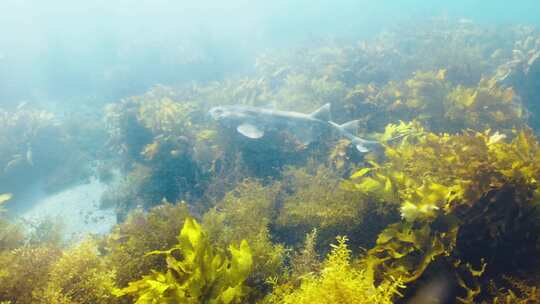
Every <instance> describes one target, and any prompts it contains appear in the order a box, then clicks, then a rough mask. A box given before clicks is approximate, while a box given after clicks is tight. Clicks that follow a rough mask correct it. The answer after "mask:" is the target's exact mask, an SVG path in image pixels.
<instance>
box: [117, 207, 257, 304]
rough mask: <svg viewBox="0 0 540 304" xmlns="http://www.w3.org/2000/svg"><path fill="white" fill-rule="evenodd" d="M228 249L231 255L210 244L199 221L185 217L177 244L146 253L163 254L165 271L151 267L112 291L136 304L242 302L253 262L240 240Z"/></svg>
mask: <svg viewBox="0 0 540 304" xmlns="http://www.w3.org/2000/svg"><path fill="white" fill-rule="evenodd" d="M229 253H230V258H229V257H227V256H226V255H225V254H223V253H222V252H221V250H219V249H216V248H213V247H212V245H211V244H210V242H209V240H208V237H207V236H206V233H205V232H204V231H203V230H202V229H201V227H200V226H199V224H198V223H197V222H196V221H195V220H194V219H191V218H187V219H186V220H185V223H184V228H182V231H181V232H180V235H179V236H178V244H177V245H176V246H174V247H173V248H171V249H169V250H165V251H152V252H149V253H148V255H155V254H157V255H165V257H166V261H167V268H168V269H167V272H165V273H163V272H159V271H152V273H151V274H149V275H146V276H143V278H142V279H141V280H139V281H135V282H131V283H129V286H128V287H126V288H124V289H120V290H116V291H115V292H114V293H115V295H117V296H124V295H131V296H134V297H136V299H137V300H136V302H135V303H137V304H145V303H148V304H150V303H194V304H195V303H214V304H228V303H241V300H242V298H244V297H245V296H246V292H247V291H246V288H245V286H244V281H245V280H246V278H247V277H248V275H249V273H250V271H251V267H252V263H253V262H252V257H251V250H250V248H249V245H248V244H247V242H246V241H242V242H241V243H240V246H239V247H236V246H233V245H230V246H229ZM177 254H180V255H181V257H182V259H178V258H177Z"/></svg>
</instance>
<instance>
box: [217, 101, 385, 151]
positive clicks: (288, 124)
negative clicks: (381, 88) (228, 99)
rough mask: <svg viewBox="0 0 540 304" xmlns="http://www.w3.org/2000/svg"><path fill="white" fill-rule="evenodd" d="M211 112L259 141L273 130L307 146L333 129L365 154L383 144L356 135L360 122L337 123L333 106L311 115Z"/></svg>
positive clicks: (231, 108)
mask: <svg viewBox="0 0 540 304" xmlns="http://www.w3.org/2000/svg"><path fill="white" fill-rule="evenodd" d="M208 113H209V114H210V116H211V117H212V118H213V119H214V120H216V121H218V122H220V123H221V124H223V125H225V126H228V127H232V128H236V130H237V131H238V133H240V134H242V135H243V136H245V137H247V138H251V139H259V138H261V137H263V136H264V134H265V133H266V132H268V131H269V130H287V131H289V132H291V133H293V134H294V135H295V136H296V137H297V138H298V139H299V140H300V141H302V142H303V143H304V144H308V143H310V142H311V141H312V140H313V139H314V138H315V137H316V133H317V132H319V133H320V132H323V130H324V129H330V130H334V131H337V133H338V134H340V135H341V136H342V137H345V138H347V139H349V140H350V141H351V142H352V143H353V144H354V146H355V147H356V149H357V150H358V151H359V152H362V153H366V152H368V151H370V148H371V147H372V146H374V145H377V144H379V142H377V141H370V140H366V139H363V138H360V137H357V136H355V135H354V134H356V132H357V130H358V125H359V121H358V120H353V121H349V122H347V123H344V124H337V123H335V122H333V121H332V117H331V115H330V104H329V103H327V104H324V105H323V106H321V107H320V108H318V109H317V110H315V111H313V112H311V113H308V114H306V113H300V112H293V111H283V110H275V109H269V108H261V107H252V106H243V105H227V106H217V107H213V108H211V109H210V110H209V111H208Z"/></svg>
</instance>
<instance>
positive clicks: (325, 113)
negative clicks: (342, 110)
mask: <svg viewBox="0 0 540 304" xmlns="http://www.w3.org/2000/svg"><path fill="white" fill-rule="evenodd" d="M309 116H311V118H315V119H319V120H322V121H331V120H332V116H331V115H330V104H329V103H326V104H324V105H323V106H322V107H320V108H318V109H317V110H315V111H314V112H312V113H311V114H309Z"/></svg>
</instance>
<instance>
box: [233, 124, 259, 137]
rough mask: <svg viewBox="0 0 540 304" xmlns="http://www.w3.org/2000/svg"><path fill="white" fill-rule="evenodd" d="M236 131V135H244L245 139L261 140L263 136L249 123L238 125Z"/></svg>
mask: <svg viewBox="0 0 540 304" xmlns="http://www.w3.org/2000/svg"><path fill="white" fill-rule="evenodd" d="M236 131H238V133H240V134H242V135H244V136H245V137H249V138H253V139H257V138H261V137H263V135H264V131H263V130H261V129H260V128H257V126H255V125H252V124H250V123H243V124H241V125H239V126H238V127H236Z"/></svg>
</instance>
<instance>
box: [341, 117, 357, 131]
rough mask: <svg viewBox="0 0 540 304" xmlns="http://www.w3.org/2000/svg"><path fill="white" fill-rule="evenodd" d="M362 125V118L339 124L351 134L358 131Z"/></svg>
mask: <svg viewBox="0 0 540 304" xmlns="http://www.w3.org/2000/svg"><path fill="white" fill-rule="evenodd" d="M359 126H360V120H351V121H349V122H346V123H344V124H342V125H339V128H340V129H341V130H343V131H347V132H349V133H351V134H356V133H358V128H359Z"/></svg>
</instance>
